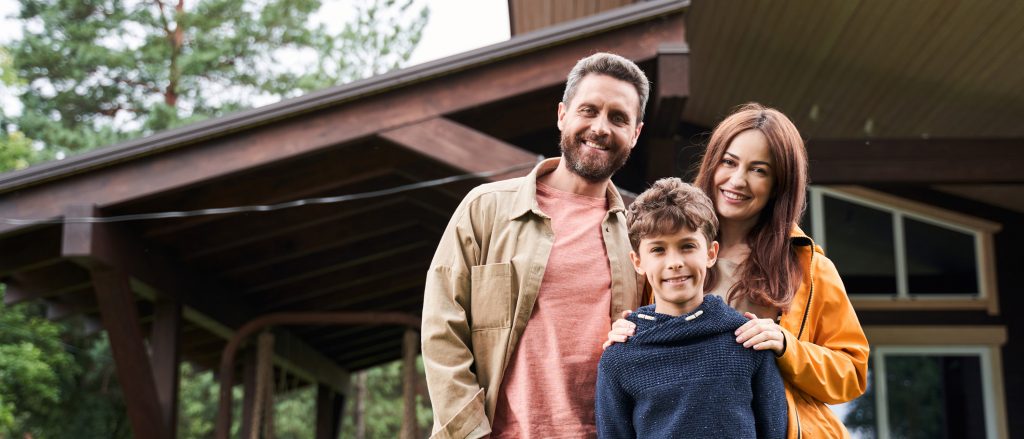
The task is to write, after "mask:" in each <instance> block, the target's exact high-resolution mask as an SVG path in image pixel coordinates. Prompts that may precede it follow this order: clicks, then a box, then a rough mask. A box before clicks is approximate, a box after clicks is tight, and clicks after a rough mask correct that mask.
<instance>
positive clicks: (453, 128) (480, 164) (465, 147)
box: [381, 117, 537, 180]
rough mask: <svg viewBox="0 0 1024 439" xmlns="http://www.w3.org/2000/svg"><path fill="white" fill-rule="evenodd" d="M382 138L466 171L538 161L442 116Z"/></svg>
mask: <svg viewBox="0 0 1024 439" xmlns="http://www.w3.org/2000/svg"><path fill="white" fill-rule="evenodd" d="M381 137H382V138H384V139H386V140H388V141H391V142H393V143H395V144H397V145H401V146H403V147H405V148H408V149H410V150H413V151H416V152H418V153H420V154H422V155H424V156H426V157H428V158H430V159H432V160H434V161H437V162H441V163H444V164H446V165H448V166H451V167H453V168H455V169H461V170H463V171H466V172H481V171H491V170H495V169H502V168H507V167H510V166H516V165H522V164H527V165H529V164H531V163H535V162H537V155H536V154H533V153H531V152H529V151H526V150H524V149H522V148H519V147H517V146H515V145H511V144H508V143H505V142H504V141H501V140H499V139H496V138H494V137H491V136H488V135H487V134H484V133H481V132H479V131H477V130H474V129H472V128H469V127H467V126H465V125H461V124H458V123H456V122H453V121H451V120H449V119H445V118H443V117H435V118H432V119H427V120H424V121H422V122H419V123H415V124H411V125H406V126H403V127H399V128H395V129H392V130H389V131H385V132H383V133H381ZM529 172H530V168H529V167H528V168H525V169H521V170H519V171H517V172H514V173H511V174H507V175H498V176H494V177H491V178H490V180H503V179H506V178H510V177H517V176H522V175H526V174H527V173H529Z"/></svg>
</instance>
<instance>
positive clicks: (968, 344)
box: [864, 325, 1009, 439]
mask: <svg viewBox="0 0 1024 439" xmlns="http://www.w3.org/2000/svg"><path fill="white" fill-rule="evenodd" d="M864 334H865V335H866V336H867V338H868V342H869V343H870V345H871V356H872V358H873V359H872V361H874V359H876V358H879V356H882V357H884V356H885V355H886V354H887V353H893V352H895V353H924V354H938V355H943V354H957V353H964V352H966V353H976V352H982V353H981V354H980V355H981V356H982V359H981V361H982V363H981V371H982V381H981V382H982V386H984V389H982V392H983V393H982V395H983V397H984V398H985V430H986V432H987V433H988V437H996V438H1005V437H1007V432H1008V431H1009V430H1008V426H1007V415H1006V392H1005V388H1004V380H1003V360H1002V348H1003V346H1004V345H1006V341H1007V339H1008V337H1009V335H1008V333H1007V331H1006V327H1005V326H882V325H867V326H864ZM879 365H881V367H882V368H883V370H881V372H883V373H879V372H880V369H879V368H878V367H879ZM884 367H885V366H884V364H882V363H881V362H876V363H875V371H874V373H873V377H874V379H875V380H876V382H875V383H874V385H875V386H876V387H875V388H876V389H878V390H876V392H875V398H876V399H875V404H876V406H875V409H876V411H877V413H879V416H878V417H877V418H876V422H877V423H878V426H888V425H889V424H888V418H887V416H888V409H887V408H886V409H885V410H886V419H884V421H885V422H884V423H883V422H882V421H883V419H882V415H881V410H882V409H880V408H879V407H882V406H881V405H878V404H879V401H883V400H880V399H877V398H879V396H878V395H879V394H880V393H882V392H881V389H882V387H883V386H885V384H884V383H883V384H881V385H880V384H879V382H878V381H881V380H882V379H881V378H879V377H880V376H882V377H884ZM990 418H991V419H990ZM886 428H887V427H886ZM881 430H885V429H881ZM888 434H889V432H888V430H886V431H885V432H884V435H883V432H882V431H879V436H878V437H879V439H883V438H888Z"/></svg>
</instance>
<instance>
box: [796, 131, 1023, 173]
mask: <svg viewBox="0 0 1024 439" xmlns="http://www.w3.org/2000/svg"><path fill="white" fill-rule="evenodd" d="M807 155H808V160H809V162H810V163H809V164H810V173H811V175H810V177H811V182H812V183H818V184H865V183H871V184H881V183H921V184H940V183H1022V182H1024V172H1021V169H1024V139H878V140H814V139H812V140H810V141H808V142H807Z"/></svg>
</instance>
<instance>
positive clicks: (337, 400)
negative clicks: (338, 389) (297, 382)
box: [316, 385, 345, 439]
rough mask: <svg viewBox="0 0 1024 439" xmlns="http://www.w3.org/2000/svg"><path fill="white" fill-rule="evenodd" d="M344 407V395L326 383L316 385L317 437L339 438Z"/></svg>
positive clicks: (318, 438)
mask: <svg viewBox="0 0 1024 439" xmlns="http://www.w3.org/2000/svg"><path fill="white" fill-rule="evenodd" d="M344 407H345V397H344V396H343V395H341V394H339V393H335V392H334V391H333V390H331V388H329V387H327V386H324V385H318V386H317V387H316V439H337V438H338V436H339V435H340V434H341V417H342V414H343V413H344Z"/></svg>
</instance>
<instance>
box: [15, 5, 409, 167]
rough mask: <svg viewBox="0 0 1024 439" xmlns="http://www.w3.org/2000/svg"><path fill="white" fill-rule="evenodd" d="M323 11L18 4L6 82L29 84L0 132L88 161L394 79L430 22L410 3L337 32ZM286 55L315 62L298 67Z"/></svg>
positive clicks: (375, 9)
mask: <svg viewBox="0 0 1024 439" xmlns="http://www.w3.org/2000/svg"><path fill="white" fill-rule="evenodd" d="M175 5H179V6H177V7H176V6H175ZM180 5H187V7H186V6H180ZM319 8H320V0H261V1H257V2H253V1H245V0H198V1H196V2H188V3H187V4H186V3H184V2H165V1H155V2H138V1H131V0H21V13H20V18H21V20H22V21H23V22H24V23H25V24H26V26H25V30H24V35H23V37H22V38H21V39H20V40H18V41H15V42H13V43H12V45H11V47H10V53H11V55H12V57H13V66H12V67H11V68H10V69H4V71H3V74H4V77H5V80H6V79H8V77H10V78H9V79H11V80H12V81H14V80H15V79H14V78H20V79H18V80H19V81H21V83H22V84H24V86H22V87H21V92H20V93H19V96H18V97H19V99H20V100H21V102H22V104H23V105H24V111H22V114H21V115H20V116H17V117H13V116H10V117H3V115H0V118H2V119H3V120H0V125H4V126H7V125H13V126H15V127H17V130H19V131H21V132H23V133H24V135H25V136H26V137H28V138H31V139H35V140H37V141H40V142H42V143H43V144H44V145H45V146H46V147H47V148H50V149H52V148H56V149H62V150H67V151H70V152H75V151H82V150H87V149H90V148H93V147H96V146H100V145H106V144H110V143H114V142H117V141H121V140H125V139H127V138H131V137H135V136H139V135H147V134H150V133H153V132H155V131H158V130H163V129H167V128H172V127H175V126H179V125H182V124H185V123H188V122H191V121H195V120H200V119H204V118H209V117H214V116H219V115H222V114H225V113H229V112H233V111H236V110H238V109H242V108H247V107H250V106H252V105H254V102H255V100H256V99H262V101H267V100H273V99H278V98H282V97H292V96H296V95H299V94H302V93H305V92H308V91H311V90H315V89H319V88H323V87H326V86H330V85H336V84H339V83H343V82H347V81H351V80H353V79H359V78H362V77H365V76H368V75H372V74H376V73H381V72H384V71H386V70H389V69H393V68H395V67H397V66H399V65H400V64H401V63H403V62H404V61H406V60H407V59H408V57H409V55H410V54H411V53H412V50H413V48H415V46H416V44H417V43H418V42H419V37H420V34H421V32H422V29H423V26H424V25H425V24H426V20H427V18H428V10H427V8H426V7H422V8H418V9H417V7H415V5H414V4H413V1H412V0H405V1H403V2H398V1H395V0H360V1H359V3H358V4H357V5H356V11H357V17H356V18H355V20H353V21H352V22H350V23H348V24H346V26H345V28H344V30H343V31H341V32H339V33H332V32H330V31H329V30H328V29H327V27H325V26H323V25H311V24H310V16H311V14H313V13H315V12H316V11H317V10H319ZM286 53H287V54H292V55H290V56H292V57H294V54H296V53H298V54H303V53H304V54H306V55H307V58H314V59H315V60H316V61H313V62H310V63H308V64H309V65H308V66H303V65H302V63H301V62H294V61H292V60H290V59H288V56H289V55H286Z"/></svg>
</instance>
